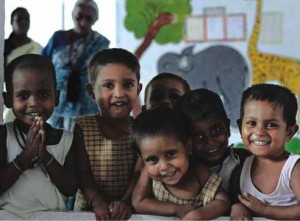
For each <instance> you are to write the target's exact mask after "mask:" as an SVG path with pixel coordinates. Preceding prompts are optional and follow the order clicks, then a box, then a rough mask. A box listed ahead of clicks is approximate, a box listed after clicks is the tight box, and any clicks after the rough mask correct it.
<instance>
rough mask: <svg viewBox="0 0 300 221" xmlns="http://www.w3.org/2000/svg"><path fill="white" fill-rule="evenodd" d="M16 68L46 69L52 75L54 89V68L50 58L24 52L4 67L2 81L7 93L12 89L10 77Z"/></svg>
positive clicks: (11, 77)
mask: <svg viewBox="0 0 300 221" xmlns="http://www.w3.org/2000/svg"><path fill="white" fill-rule="evenodd" d="M17 69H38V70H47V71H48V72H49V73H50V74H51V75H52V78H53V83H54V86H55V89H56V76H55V75H56V74H55V68H54V65H53V64H52V62H51V60H49V59H48V58H46V57H44V56H42V55H37V54H25V55H21V56H19V57H17V58H16V59H14V60H13V61H11V62H10V63H9V64H8V66H7V67H6V68H5V73H4V81H5V86H6V91H7V92H8V93H10V92H12V90H13V85H12V79H13V74H14V72H15V70H17Z"/></svg>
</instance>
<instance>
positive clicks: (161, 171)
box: [140, 135, 189, 186]
mask: <svg viewBox="0 0 300 221" xmlns="http://www.w3.org/2000/svg"><path fill="white" fill-rule="evenodd" d="M140 150H141V154H142V158H143V160H144V162H145V166H146V169H147V171H148V173H149V175H150V176H151V177H152V178H153V179H155V180H160V181H161V182H163V183H165V184H167V185H172V186H173V185H177V184H179V183H180V182H181V181H182V179H183V177H185V174H186V173H187V171H188V168H189V159H188V148H187V147H186V146H184V145H183V143H182V142H180V141H179V140H177V139H175V138H173V137H172V136H167V135H157V136H154V137H148V138H147V137H146V138H144V139H143V140H141V142H140Z"/></svg>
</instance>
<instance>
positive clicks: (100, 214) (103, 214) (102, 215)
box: [93, 197, 111, 220]
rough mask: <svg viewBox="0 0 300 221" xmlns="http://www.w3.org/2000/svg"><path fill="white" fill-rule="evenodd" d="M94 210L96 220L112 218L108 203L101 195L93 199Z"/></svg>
mask: <svg viewBox="0 0 300 221" xmlns="http://www.w3.org/2000/svg"><path fill="white" fill-rule="evenodd" d="M93 211H94V213H95V216H96V220H111V217H110V213H109V208H108V203H107V202H106V201H104V200H102V199H101V198H99V197H96V198H95V199H94V200H93Z"/></svg>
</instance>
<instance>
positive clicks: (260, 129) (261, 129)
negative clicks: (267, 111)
mask: <svg viewBox="0 0 300 221" xmlns="http://www.w3.org/2000/svg"><path fill="white" fill-rule="evenodd" d="M255 134H256V135H258V136H264V135H266V131H265V128H264V127H263V126H260V125H258V126H257V128H256V131H255Z"/></svg>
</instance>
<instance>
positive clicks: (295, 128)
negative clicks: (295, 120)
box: [286, 124, 299, 142]
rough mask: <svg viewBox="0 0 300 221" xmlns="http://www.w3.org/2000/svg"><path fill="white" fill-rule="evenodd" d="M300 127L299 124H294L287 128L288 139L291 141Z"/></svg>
mask: <svg viewBox="0 0 300 221" xmlns="http://www.w3.org/2000/svg"><path fill="white" fill-rule="evenodd" d="M298 129H299V126H298V124H293V125H291V126H289V127H288V128H287V133H286V141H287V142H289V141H290V140H291V139H292V138H293V136H294V135H295V133H297V131H298Z"/></svg>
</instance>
